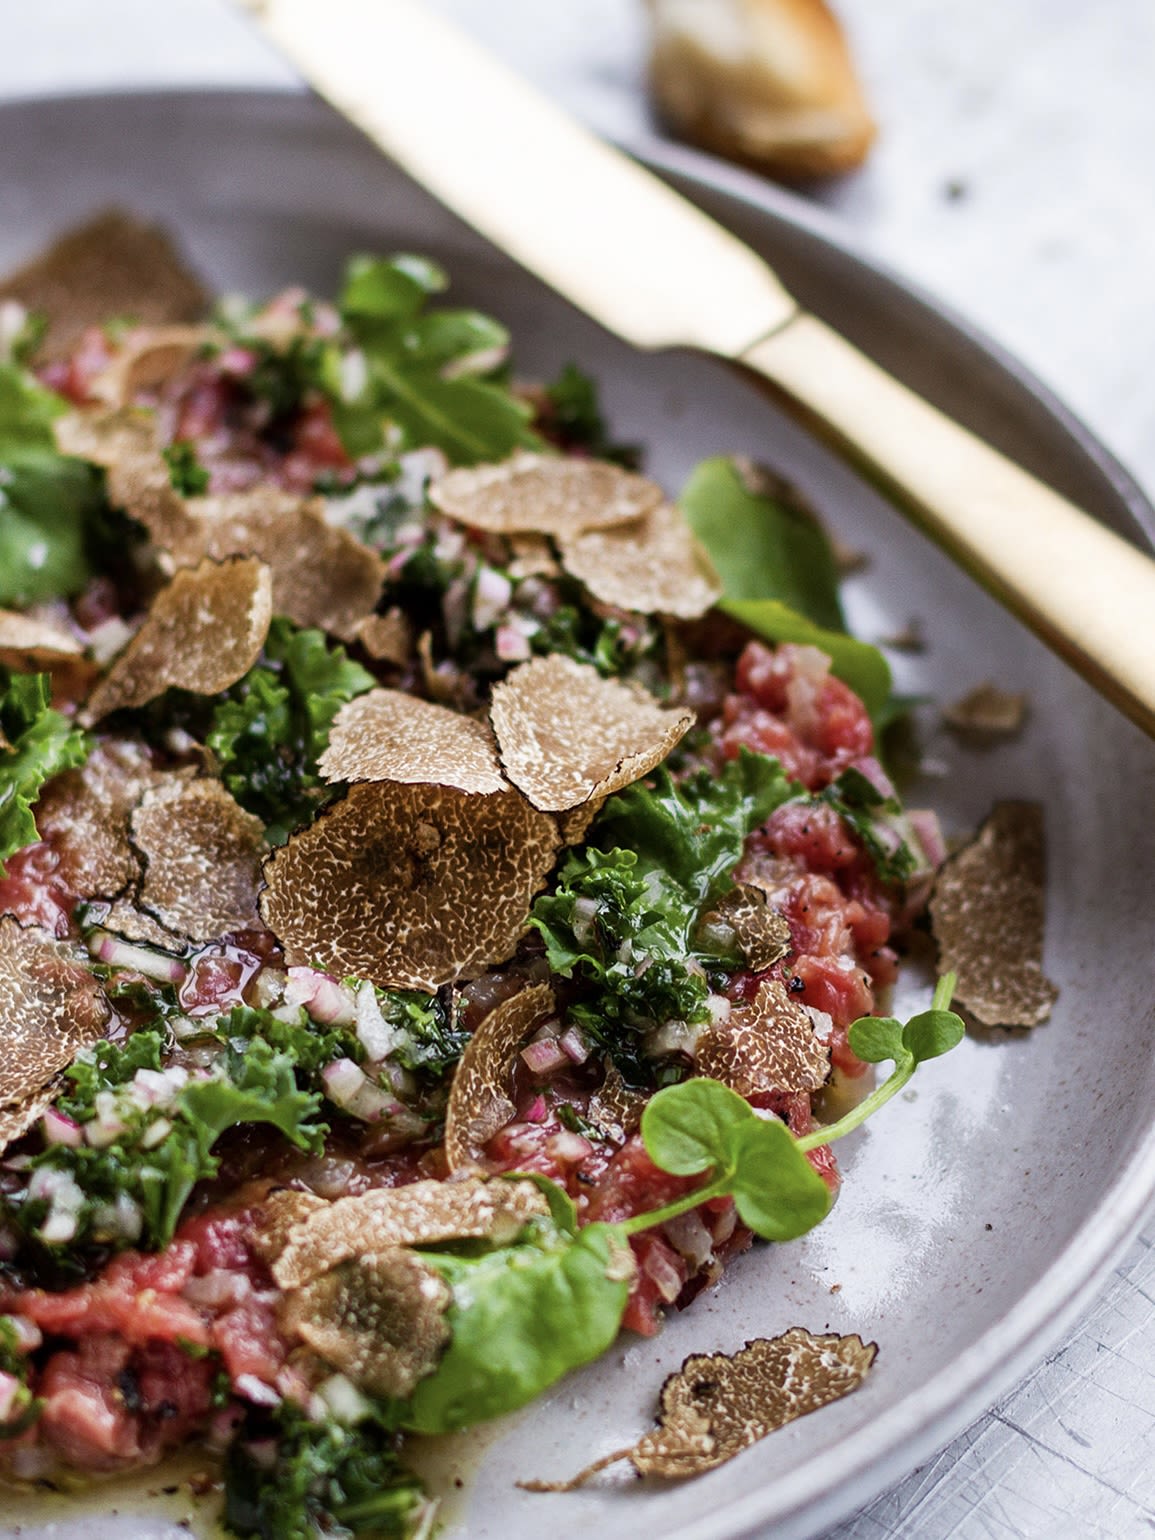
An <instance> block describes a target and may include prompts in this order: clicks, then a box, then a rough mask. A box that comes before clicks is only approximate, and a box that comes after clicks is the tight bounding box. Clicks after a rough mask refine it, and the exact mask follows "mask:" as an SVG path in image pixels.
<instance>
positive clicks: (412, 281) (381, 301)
mask: <svg viewBox="0 0 1155 1540" xmlns="http://www.w3.org/2000/svg"><path fill="white" fill-rule="evenodd" d="M447 285H448V280H447V278H446V276H445V273H444V272H443V271H442V269H441V268H439V267H438V266H437V265H436V264H435V263H433V262H429V261H426V259H425V258H424V257H412V256H398V257H368V256H358V257H353V258H352V259H351V260H350V262H349V263H348V266H347V267H346V269H345V283H344V287H343V288H342V290H341V295H340V298H339V299H338V301H337V305H338V309H339V310H340V311H341V314H342V315H343V316H344V318H345V319H346V320H347V321H351V322H352V323H353V324H354V327H355V326H356V324H357V322H358V320H359V319H362V318H364V319H366V320H371V321H395V320H404V319H407V318H408V317H409V316H414V315H416V314H417V313H418V311H419V310H420V309H421V307H422V305H423V304H424V303H425V300H426V298H427V297H428V296H429V295H430V294H437V293H440V292H441V291H442V290H443V289H445V288H446V287H447Z"/></svg>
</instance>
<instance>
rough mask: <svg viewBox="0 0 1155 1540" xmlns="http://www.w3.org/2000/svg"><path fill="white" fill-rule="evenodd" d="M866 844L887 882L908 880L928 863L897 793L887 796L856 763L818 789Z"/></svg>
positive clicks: (878, 869)
mask: <svg viewBox="0 0 1155 1540" xmlns="http://www.w3.org/2000/svg"><path fill="white" fill-rule="evenodd" d="M818 800H819V801H820V802H826V803H829V805H830V806H831V807H832V808H833V809H834V810H835V812H836V813H838V814H839V816H840V817H841V818H843V819H844V820H845V821H846V823H847V824H849V826H850V827H851V829H853V831H854V832H855V834H857V836H858V838H859V839H860V840H861V841H862V843H863V844H864V845H865V846H866V849H867V851H868V852H869V854H870V857H871V859H872V860H873V862H874V864H875V867H876V868H877V871H878V875H879V876H880V877H881V878H882V880H883V882H905V881H906V880H907V878H908V877H911V876H913V874H914V873H915V872H916V871H917V870H918V868H919V866H920V865H924V864H925V863H924V858H923V857H922V855H921V853H920V846H919V844H918V839H917V836H916V835H915V833H914V831H913V830H912V829H911V827H910V824H909V822H908V820H907V818H906V815H905V814H904V813H903V811H902V806H901V804H900V803H899V801H898V799H897V797H887V796H884V795H883V793H882V792H881V791H879V789H878V787H877V786H876V785H875V784H874V782H873V781H872V780H870V778H869V777H868V776H865V775H863V773H862V771H861V770H856V769H855V768H854V767H853V766H852V767H851V768H850V769H848V770H844V771H843V772H842V774H841V775H840V776H838V777H837V779H836V780H834V781H833V782H831V784H830V785H829V786H826V787H824V788H823V789H822V791H820V792H819V793H818Z"/></svg>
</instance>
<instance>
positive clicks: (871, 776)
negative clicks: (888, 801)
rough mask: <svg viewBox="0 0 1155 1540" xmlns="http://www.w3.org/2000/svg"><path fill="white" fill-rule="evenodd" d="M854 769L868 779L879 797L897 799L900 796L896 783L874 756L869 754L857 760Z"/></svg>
mask: <svg viewBox="0 0 1155 1540" xmlns="http://www.w3.org/2000/svg"><path fill="white" fill-rule="evenodd" d="M854 769H855V770H857V771H858V773H859V774H860V775H864V776H865V777H866V779H867V780H868V781H869V782H870V784H871V785H872V786H873V787H874V789H875V791H876V792H878V794H879V796H882V797H895V796H897V795H898V793H897V792H896V791H895V789H894V782H893V781H892V780H891V779H890V777H889V775H887V773H886V771H885V770H884V769H883V768H882V766H881V765H880V764H879V762H878V760H877V759H875V758H874V756H873V755H871V754H867V755H865V756H864V757H863V758H862V759H856V760H855V761H854Z"/></svg>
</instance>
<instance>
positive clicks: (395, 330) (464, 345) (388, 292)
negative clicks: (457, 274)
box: [323, 256, 539, 465]
mask: <svg viewBox="0 0 1155 1540" xmlns="http://www.w3.org/2000/svg"><path fill="white" fill-rule="evenodd" d="M445 286H446V280H445V276H444V274H443V273H442V272H441V270H440V269H439V268H437V267H435V266H434V265H433V264H432V263H429V262H425V261H424V260H423V259H419V258H413V257H404V256H402V257H392V258H388V259H378V258H371V257H355V258H354V259H353V261H352V262H351V263H350V265H349V268H348V271H347V276H346V280H345V287H344V289H343V291H342V293H341V297H340V300H339V301H338V308H339V309H340V312H341V318H342V321H343V322H344V325H345V328H346V331H347V332H348V334H349V336H350V337H351V338H352V340H353V342H354V343H355V344H356V346H357V347H358V348H359V349H360V352H361V354H362V355H363V357H364V361H365V370H364V374H365V379H364V383H363V384H362V385H360V386H359V387H358V388H357V389H356V390H354V391H353V392H352V393H351V394H350V393H347V392H346V391H344V390H343V389H342V388H341V385H340V382H339V380H338V381H336V382H333V381H324V382H323V383H324V384H325V386H326V388H327V390H328V393H329V394H330V395H331V397H332V398H333V402H334V421H335V422H336V425H337V430H338V432H339V433H340V434H341V436H342V439H343V441H344V442H345V445H346V448H347V449H348V451H349V452H350V453H352V454H357V455H363V454H366V453H369V452H371V451H373V450H376V449H378V448H380V447H381V446H382V444H384V442H385V424H386V422H388V423H389V424H390V425H391V427H392V429H393V436H394V438H395V439H396V442H392V441H391V447H392V448H395V449H400V450H406V449H417V448H421V447H423V446H426V445H433V446H435V447H437V448H439V449H442V450H443V451H444V452H445V453H446V454H447V455H448V456H449V458H450V459H451V460H453V461H454V462H455V463H457V464H466V465H468V464H473V463H474V462H476V461H479V460H500V459H504V458H505V456H506V455H508V454H509V453H510V452H511V451H512V450H514V449H515V448H517V447H518V446H519V445H525V446H529V447H533V446H537V445H538V444H539V440H538V439H537V436H536V435H535V434H534V433H532V432H531V431H530V428H529V421H530V418H531V417H532V415H533V414H532V408H531V407H530V406H529V405H528V404H527V403H526V402H524V401H522V400H521V399H519V398H518V397H517V396H515V395H514V394H513V393H512V392H511V391H510V390H509V389H508V388H507V386H506V385H505V384H503V383H501V382H500V381H498V380H497V379H496V378H494V377H493V371H492V369H491V367H490V365H491V362H492V358H493V355H494V354H495V353H496V352H503V351H504V349H505V348H506V346H507V345H508V341H509V338H508V334H507V333H506V331H505V328H504V327H502V326H500V325H499V324H498V323H497V322H496V321H492V320H490V319H489V318H488V317H486V316H482V315H479V314H477V313H476V312H474V311H467V310H455V311H434V312H431V313H429V314H426V313H424V305H425V303H426V301H427V299H428V297H429V296H430V295H431V294H433V293H436V292H438V291H439V290H441V289H444V288H445ZM479 371H480V372H479Z"/></svg>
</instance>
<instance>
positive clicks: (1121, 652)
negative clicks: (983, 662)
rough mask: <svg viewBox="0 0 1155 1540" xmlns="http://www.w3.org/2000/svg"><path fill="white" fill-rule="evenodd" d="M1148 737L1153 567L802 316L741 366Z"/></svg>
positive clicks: (1152, 715) (1153, 679)
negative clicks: (854, 465) (828, 441)
mask: <svg viewBox="0 0 1155 1540" xmlns="http://www.w3.org/2000/svg"><path fill="white" fill-rule="evenodd" d="M739 361H740V362H741V363H742V364H744V365H745V366H746V367H747V368H749V369H751V370H753V371H754V372H755V373H756V374H758V375H760V376H761V377H762V378H763V379H765V380H768V381H769V382H770V383H771V385H773V386H775V387H776V389H777V391H779V392H782V393H783V394H784V395H785V397H786V398H787V401H786V404H787V405H788V406H792V407H793V408H795V409H797V408H801V409H802V415H803V416H804V417H805V418H806V419H807V421H808V422H809V423H810V424H811V425H812V426H815V427H817V429H818V430H819V431H820V432H821V433H822V434H823V436H824V437H827V438H831V439H833V441H834V442H835V444H836V446H837V447H838V448H839V449H840V450H841V451H842V452H843V453H844V454H846V455H847V456H848V457H849V458H851V459H852V460H854V461H855V462H856V463H857V464H858V465H859V466H860V467H861V468H862V469H863V470H864V471H865V472H866V474H867V475H868V476H869V477H870V479H871V480H873V481H875V482H877V483H878V484H880V485H881V487H882V489H883V490H884V491H885V492H887V493H888V494H889V495H890V496H891V497H892V499H893V500H894V501H895V502H897V503H898V504H899V506H900V507H901V508H902V510H903V512H905V513H907V514H908V515H909V516H910V517H912V518H913V520H914V521H915V522H916V523H917V524H918V525H919V526H920V527H921V528H922V529H923V530H924V532H925V533H926V534H928V535H929V536H930V537H931V538H932V539H933V540H935V541H937V543H938V544H939V545H941V546H943V547H944V549H946V550H947V551H948V552H949V553H950V554H951V556H953V557H954V558H955V560H956V561H958V562H959V563H960V564H961V565H962V566H963V567H965V568H966V569H967V571H968V572H970V574H971V575H972V577H974V578H976V579H977V580H978V581H979V582H980V583H981V584H982V585H983V587H984V588H986V589H988V590H989V591H990V592H991V593H992V594H994V595H995V597H996V598H998V599H1000V600H1002V602H1003V603H1004V604H1005V605H1007V607H1008V608H1009V609H1010V610H1012V611H1013V612H1014V614H1016V615H1017V616H1018V617H1019V618H1020V619H1021V620H1023V621H1025V623H1026V624H1027V625H1028V626H1030V628H1031V629H1032V630H1033V631H1035V632H1036V633H1037V634H1038V635H1039V636H1040V637H1042V639H1043V640H1044V641H1045V642H1046V643H1047V644H1048V645H1049V646H1050V647H1052V648H1053V649H1054V650H1055V651H1056V652H1057V653H1058V654H1059V655H1060V657H1062V658H1065V659H1066V661H1067V662H1068V663H1070V664H1071V666H1072V667H1073V668H1076V669H1077V670H1078V671H1079V672H1080V673H1081V674H1082V675H1083V676H1084V677H1085V678H1086V679H1088V680H1089V681H1090V682H1091V684H1092V685H1094V687H1095V688H1096V689H1097V690H1099V691H1100V692H1101V693H1102V694H1103V695H1105V696H1106V697H1107V699H1108V700H1110V701H1112V702H1113V703H1114V704H1115V705H1116V706H1118V707H1119V709H1120V710H1121V711H1123V712H1125V713H1126V715H1127V716H1129V717H1130V718H1131V719H1132V721H1134V722H1136V723H1137V724H1138V725H1139V726H1140V727H1141V728H1143V730H1144V731H1145V732H1147V733H1149V734H1151V735H1152V736H1155V561H1153V560H1152V559H1151V557H1149V556H1147V555H1145V554H1144V553H1143V552H1141V551H1139V550H1138V549H1137V548H1136V547H1135V546H1133V545H1131V544H1130V543H1129V542H1128V541H1126V540H1124V539H1122V538H1121V537H1120V536H1119V535H1116V534H1115V533H1113V532H1112V531H1111V530H1109V529H1107V528H1106V527H1105V526H1104V525H1102V524H1099V523H1098V522H1097V521H1096V520H1095V519H1093V518H1092V517H1091V516H1090V515H1089V514H1086V513H1084V512H1083V511H1082V510H1081V509H1079V508H1076V507H1075V506H1074V504H1073V503H1069V502H1067V501H1066V499H1065V498H1062V497H1060V496H1059V494H1058V493H1057V492H1053V491H1052V490H1051V489H1050V488H1049V487H1047V486H1044V485H1043V483H1042V482H1041V481H1036V480H1035V478H1034V477H1033V476H1031V475H1029V474H1028V473H1027V472H1026V471H1024V470H1022V469H1021V468H1020V467H1019V466H1017V465H1014V464H1012V462H1011V461H1010V460H1008V459H1006V458H1005V457H1004V456H1003V455H1001V454H999V453H998V452H997V451H996V450H994V449H992V448H991V447H990V445H989V444H985V443H984V442H983V441H982V440H981V439H979V438H976V437H975V435H974V434H973V433H970V432H968V431H967V430H966V429H965V428H962V427H960V426H959V425H958V423H956V422H952V421H951V419H950V418H949V417H946V416H945V415H944V414H943V413H942V412H940V411H938V410H937V409H936V408H935V407H933V406H931V405H930V404H929V403H928V402H926V401H923V400H922V399H921V398H920V397H919V396H916V395H915V394H914V392H913V391H911V390H908V389H907V388H906V386H905V385H901V384H900V383H899V382H898V381H897V380H896V379H894V378H893V377H892V376H891V375H889V374H887V373H886V371H885V370H883V369H880V368H879V367H878V365H877V364H875V363H872V362H871V360H870V359H868V358H867V357H866V356H865V355H864V354H862V353H860V352H859V351H858V350H857V348H855V347H854V346H853V345H852V344H851V343H849V342H847V341H846V340H845V338H843V337H840V336H839V335H838V333H837V332H835V331H832V330H831V328H830V327H828V326H826V325H825V324H824V323H823V322H822V321H820V320H818V319H817V317H815V316H812V315H807V314H805V313H801V314H799V315H798V316H797V317H796V318H795V319H794V320H792V321H790V322H788V323H787V325H786V326H784V327H783V328H782V329H781V330H780V331H777V332H774V333H773V334H772V335H771V336H769V337H767V338H765V339H763V341H761V342H758V343H755V344H754V346H753V347H752V348H750V349H748V350H747V351H746V352H745V353H743V354H742V355H741V358H740V360H739Z"/></svg>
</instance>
